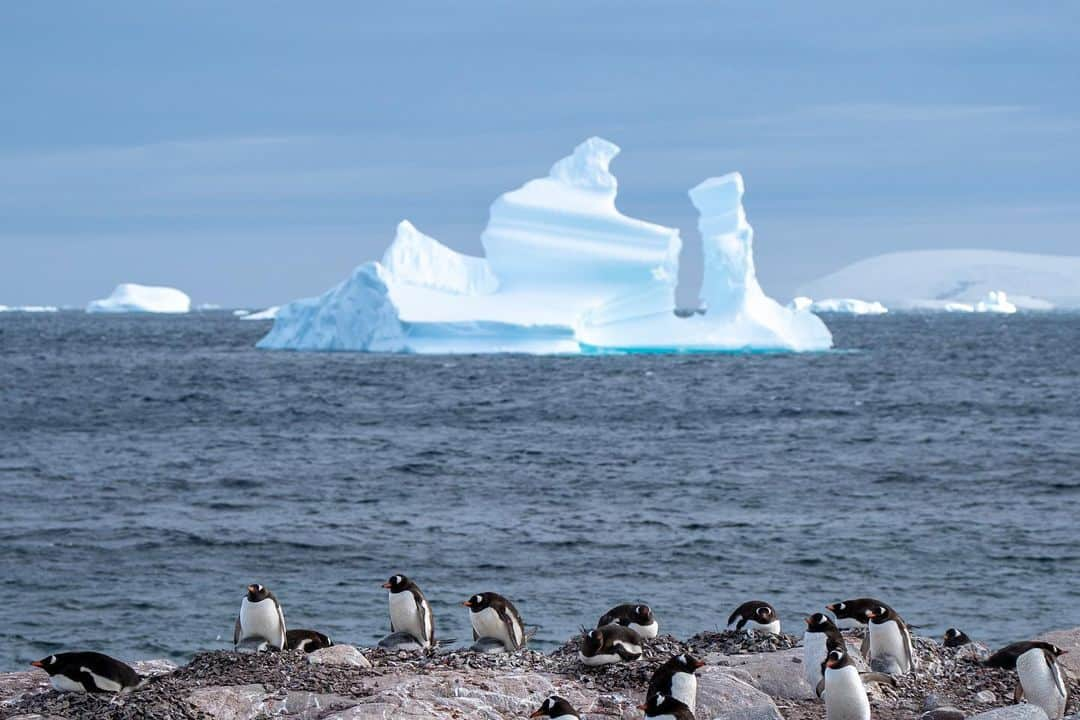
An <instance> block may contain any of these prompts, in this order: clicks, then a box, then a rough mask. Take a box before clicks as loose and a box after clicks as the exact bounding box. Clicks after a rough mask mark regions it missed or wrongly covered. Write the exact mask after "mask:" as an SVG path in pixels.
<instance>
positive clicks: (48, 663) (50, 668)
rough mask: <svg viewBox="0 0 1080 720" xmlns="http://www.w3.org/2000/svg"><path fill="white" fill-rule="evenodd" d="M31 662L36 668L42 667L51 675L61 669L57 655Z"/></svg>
mask: <svg viewBox="0 0 1080 720" xmlns="http://www.w3.org/2000/svg"><path fill="white" fill-rule="evenodd" d="M30 664H31V665H33V666H34V667H36V668H41V669H42V670H44V671H45V672H47V673H49V674H50V675H55V674H56V673H57V671H59V669H60V661H59V660H58V659H57V657H56V656H55V655H50V656H49V657H47V658H42V659H41V660H35V661H34V662H32V663H30Z"/></svg>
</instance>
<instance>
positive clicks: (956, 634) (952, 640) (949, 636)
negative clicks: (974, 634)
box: [942, 628, 971, 647]
mask: <svg viewBox="0 0 1080 720" xmlns="http://www.w3.org/2000/svg"><path fill="white" fill-rule="evenodd" d="M970 642H971V638H969V637H968V636H967V633H965V632H964V631H963V630H958V629H957V628H949V629H948V630H946V631H945V640H944V642H943V643H942V644H943V645H944V646H945V647H960V646H961V645H967V644H968V643H970Z"/></svg>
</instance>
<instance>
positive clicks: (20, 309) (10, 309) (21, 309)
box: [0, 305, 60, 313]
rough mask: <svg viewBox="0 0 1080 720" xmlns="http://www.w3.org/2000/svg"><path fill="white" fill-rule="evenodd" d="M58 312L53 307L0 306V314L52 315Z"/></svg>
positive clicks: (56, 308) (57, 309)
mask: <svg viewBox="0 0 1080 720" xmlns="http://www.w3.org/2000/svg"><path fill="white" fill-rule="evenodd" d="M59 310H60V308H58V307H55V306H53V305H0V313H54V312H57V311H59Z"/></svg>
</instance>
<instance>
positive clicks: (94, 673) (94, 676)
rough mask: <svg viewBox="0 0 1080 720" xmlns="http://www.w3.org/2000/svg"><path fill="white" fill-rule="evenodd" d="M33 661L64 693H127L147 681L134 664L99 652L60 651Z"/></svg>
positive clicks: (50, 681)
mask: <svg viewBox="0 0 1080 720" xmlns="http://www.w3.org/2000/svg"><path fill="white" fill-rule="evenodd" d="M30 664H31V665H33V666H34V667H36V668H41V669H42V670H44V671H45V672H47V673H49V683H50V684H52V686H53V687H54V688H56V689H57V690H59V691H61V692H91V693H99V692H102V693H105V692H107V693H118V692H127V691H129V690H133V689H135V688H138V687H140V686H142V685H143V683H145V682H146V678H144V677H142V676H141V675H139V674H138V673H137V672H135V670H133V669H132V668H131V666H130V665H128V664H126V663H123V662H121V661H119V660H117V659H115V658H111V657H109V656H108V655H102V654H101V653H97V652H66V653H56V654H55V655H50V656H49V657H47V658H42V659H41V660H35V661H34V662H32V663H30Z"/></svg>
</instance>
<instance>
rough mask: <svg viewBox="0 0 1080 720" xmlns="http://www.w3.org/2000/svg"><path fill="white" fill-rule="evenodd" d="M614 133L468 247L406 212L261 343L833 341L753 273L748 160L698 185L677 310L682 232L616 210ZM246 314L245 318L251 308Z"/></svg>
mask: <svg viewBox="0 0 1080 720" xmlns="http://www.w3.org/2000/svg"><path fill="white" fill-rule="evenodd" d="M618 152H619V148H618V147H616V146H615V145H614V144H612V143H610V142H608V141H606V140H603V139H601V138H591V139H589V140H586V141H585V142H584V143H582V144H581V145H579V146H578V147H577V148H576V149H575V150H574V153H573V154H572V155H570V156H569V157H566V158H563V159H562V160H560V161H558V162H557V163H555V165H554V166H553V167H552V168H551V172H550V174H549V175H548V176H547V177H544V178H540V179H537V180H532V181H530V182H528V183H526V184H525V185H523V186H522V187H521V188H518V189H517V190H514V191H511V192H508V193H506V194H504V195H502V196H501V197H499V198H498V199H497V200H496V201H495V203H494V204H493V205H492V206H491V214H490V219H489V221H488V225H487V227H486V229H485V230H484V232H483V234H482V235H481V242H482V244H483V246H484V251H485V256H484V257H472V256H469V255H464V254H461V253H458V252H455V251H454V250H451V249H450V248H448V247H446V246H445V245H443V244H441V243H439V242H438V241H437V240H435V239H434V238H431V237H429V236H427V235H424V234H423V233H421V232H420V231H419V230H417V229H416V228H415V227H413V225H412V224H411V223H409V222H408V221H403V222H402V223H401V224H399V225H398V228H397V233H396V236H395V238H394V241H393V242H392V243H391V244H390V247H389V248H388V249H387V250H386V252H385V253H384V255H383V258H382V260H381V262H368V263H365V264H363V265H361V266H360V267H358V268H356V270H354V271H353V273H352V275H351V276H350V277H349V278H347V279H346V280H344V281H343V282H342V283H341V284H339V285H337V286H336V287H334V288H331V289H330V290H328V291H327V292H326V293H324V294H323V295H321V296H319V297H317V298H308V299H304V300H296V301H294V302H291V303H288V304H287V305H284V306H282V307H281V309H280V311H279V312H278V315H277V317H276V319H275V321H274V326H273V328H271V330H270V332H269V333H268V334H267V335H266V336H265V337H264V338H263V339H262V340H261V341H260V342H259V343H258V346H259V347H261V348H273V349H293V350H359V351H373V352H420V353H462V352H468V353H472V352H483V353H486V352H527V353H581V352H672V351H741V350H781V351H793V350H794V351H802V350H824V349H827V348H829V347H831V345H832V336H831V335H830V334H829V331H828V329H827V328H826V327H825V325H824V323H822V322H821V320H820V319H819V318H817V317H815V316H814V315H811V314H809V313H797V312H794V311H792V310H789V309H787V308H785V307H783V306H782V305H780V304H779V303H777V302H775V301H774V300H772V299H770V298H768V297H767V296H766V295H765V293H764V292H763V291H762V290H761V287H760V285H758V282H757V277H756V274H755V271H754V262H753V247H752V240H753V230H752V228H751V227H750V225H749V223H747V222H746V216H745V213H744V211H743V207H742V195H743V182H742V177H741V176H740V175H739V174H738V173H732V174H730V175H725V176H723V177H718V178H712V179H709V180H706V181H705V182H703V183H702V184H700V185H699V186H698V187H696V188H694V189H693V190H691V191H690V198H691V200H692V202H693V203H694V205H695V206H696V207H697V208H698V210H699V212H700V220H699V228H700V229H701V234H702V237H703V239H704V242H705V276H704V284H703V288H702V295H703V300H704V312H702V313H690V314H687V313H680V314H678V315H677V314H676V308H675V285H676V282H677V278H678V270H679V268H678V259H679V250H680V248H681V244H682V243H681V240H680V238H679V232H678V230H676V229H674V228H668V227H664V226H662V225H656V224H653V223H650V222H646V221H644V220H638V219H636V218H630V217H627V216H625V215H623V214H622V213H620V212H619V211H618V210H617V209H616V207H615V197H616V191H617V181H616V179H615V176H614V175H612V174H611V172H610V170H609V163H610V162H611V160H612V159H613V158H614V157H615V155H616V154H617V153H618ZM249 317H250V316H249Z"/></svg>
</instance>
